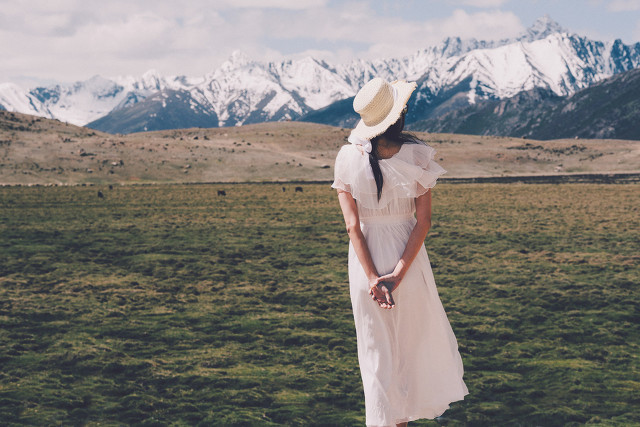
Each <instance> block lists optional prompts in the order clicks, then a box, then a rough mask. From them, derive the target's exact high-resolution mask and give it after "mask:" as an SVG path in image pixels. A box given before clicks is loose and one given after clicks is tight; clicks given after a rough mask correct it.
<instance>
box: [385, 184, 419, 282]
mask: <svg viewBox="0 0 640 427" xmlns="http://www.w3.org/2000/svg"><path fill="white" fill-rule="evenodd" d="M415 200H416V220H417V222H416V225H415V226H414V227H413V231H412V232H411V235H410V236H409V240H408V241H407V245H406V247H405V249H404V252H403V253H402V257H400V260H399V261H398V263H397V264H396V268H395V269H394V270H393V272H392V273H390V274H387V275H384V276H382V277H380V278H379V279H378V281H379V282H392V283H393V286H392V287H391V291H394V290H395V289H396V288H397V287H398V285H399V284H400V282H401V281H402V279H403V278H404V275H405V274H407V271H408V270H409V267H410V266H411V263H412V262H413V260H414V259H415V257H416V255H418V252H419V251H420V249H421V248H422V246H423V245H424V239H425V238H426V237H427V233H429V229H430V228H431V190H429V191H427V192H426V193H425V194H423V195H422V196H420V197H417V198H416V199H415Z"/></svg>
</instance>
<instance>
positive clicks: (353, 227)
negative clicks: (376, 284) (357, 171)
mask: <svg viewBox="0 0 640 427" xmlns="http://www.w3.org/2000/svg"><path fill="white" fill-rule="evenodd" d="M338 201H339V202H340V208H341V209H342V215H343V216H344V223H345V224H346V226H347V234H349V239H351V243H352V244H353V249H355V251H356V255H357V256H358V259H359V260H360V264H362V268H364V272H365V274H366V275H367V278H368V279H369V281H372V280H375V279H377V278H378V270H376V266H375V265H374V264H373V259H372V258H371V252H369V246H367V241H366V240H365V238H364V235H363V234H362V230H361V229H360V218H359V217H358V208H357V207H356V201H355V200H354V199H353V197H352V196H351V193H348V192H346V191H342V190H338Z"/></svg>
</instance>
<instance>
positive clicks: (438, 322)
mask: <svg viewBox="0 0 640 427" xmlns="http://www.w3.org/2000/svg"><path fill="white" fill-rule="evenodd" d="M435 152H436V151H435V149H434V148H432V147H430V146H429V145H427V144H423V143H419V144H411V143H405V144H403V146H402V147H401V149H400V151H399V152H398V153H396V154H395V155H394V156H393V157H391V158H389V159H384V160H380V161H379V164H380V169H381V171H382V174H383V177H384V185H383V188H382V198H381V199H380V202H378V200H377V190H376V185H375V181H374V178H373V173H372V172H371V166H370V165H369V157H368V155H367V154H366V153H362V152H360V151H359V150H358V148H357V147H356V146H355V145H353V144H347V145H345V146H343V147H342V148H341V149H340V152H339V153H338V156H337V158H336V165H335V180H334V183H333V184H332V187H333V188H339V189H342V190H344V191H348V192H350V193H351V195H352V196H353V198H354V199H355V200H356V204H357V207H358V214H359V218H360V228H361V229H362V232H363V234H364V237H365V239H366V241H367V246H368V248H369V251H370V252H371V256H372V258H373V262H374V264H375V266H376V269H377V270H378V273H379V274H381V275H382V274H387V273H390V272H392V271H393V269H394V268H395V266H396V264H397V262H398V260H399V259H400V257H401V256H402V253H403V252H404V249H405V246H406V244H407V241H408V240H409V235H410V234H411V231H412V230H413V227H414V225H415V224H416V219H415V217H414V213H415V200H414V199H415V197H418V196H420V195H422V194H424V193H426V192H427V191H428V190H429V189H430V188H432V187H433V186H435V184H436V180H437V179H438V177H439V176H440V175H442V174H444V173H446V170H444V169H443V168H442V167H441V166H440V165H439V164H437V163H436V162H435V161H434V160H433V157H434V155H435ZM427 241H428V238H427ZM349 288H350V294H351V303H352V307H353V318H354V321H355V327H356V337H357V348H358V362H359V364H360V373H361V376H362V384H363V388H364V397H365V408H366V425H367V426H369V427H373V426H376V427H377V426H393V427H395V425H396V423H400V422H405V421H412V420H417V419H420V418H428V419H433V418H435V417H437V416H440V415H442V413H443V412H445V411H446V410H447V409H448V408H449V403H451V402H455V401H458V400H462V399H463V398H464V396H465V395H467V394H469V391H468V389H467V386H466V385H465V383H464V381H463V379H462V376H463V365H462V358H461V357H460V353H459V352H458V343H457V340H456V337H455V335H454V333H453V330H452V328H451V325H450V324H449V320H448V318H447V315H446V313H445V311H444V308H443V306H442V303H441V301H440V297H439V295H438V291H437V289H436V284H435V280H434V277H433V273H432V271H431V264H430V262H429V257H428V255H427V251H426V249H425V247H424V245H423V246H422V248H421V249H420V251H419V252H418V254H417V256H416V258H415V259H414V261H413V263H412V264H411V266H410V267H409V270H408V271H407V273H406V275H405V276H404V278H403V280H402V282H400V285H399V286H398V288H397V289H396V290H395V291H394V293H393V296H394V299H395V303H396V305H395V307H394V308H392V309H383V308H380V307H379V306H378V303H377V302H375V301H374V300H373V299H372V298H371V296H370V295H369V293H368V289H369V284H368V280H367V277H366V275H365V272H364V269H363V268H362V265H361V264H360V261H359V260H358V257H357V256H356V253H355V250H354V248H353V245H352V244H351V242H350V243H349Z"/></svg>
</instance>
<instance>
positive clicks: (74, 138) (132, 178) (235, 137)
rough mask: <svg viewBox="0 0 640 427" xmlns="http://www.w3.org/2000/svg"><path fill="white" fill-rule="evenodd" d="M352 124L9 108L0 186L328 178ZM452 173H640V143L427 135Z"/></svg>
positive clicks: (0, 144) (0, 118)
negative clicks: (205, 123) (45, 113)
mask: <svg viewBox="0 0 640 427" xmlns="http://www.w3.org/2000/svg"><path fill="white" fill-rule="evenodd" d="M348 133H349V130H348V129H341V128H335V127H331V126H324V125H318V124H314V123H301V122H277V123H263V124H258V125H249V126H242V127H232V128H211V129H199V128H194V129H180V130H168V131H158V132H145V133H136V134H130V135H111V134H106V133H102V132H98V131H93V130H91V129H87V128H82V127H77V126H73V125H68V124H64V123H61V122H58V121H55V120H47V119H42V118H37V117H34V116H28V115H24V114H17V113H7V112H0V184H29V183H34V184H35V183H38V184H78V183H131V182H158V183H163V182H229V181H240V182H243V181H289V180H310V181H318V180H320V181H326V180H330V179H332V177H333V163H334V159H335V155H336V153H337V151H338V149H339V147H340V146H341V145H343V144H345V143H346V137H347V136H348ZM418 136H420V137H421V138H423V139H425V140H426V141H427V142H428V143H429V144H430V145H432V146H433V147H435V148H436V149H437V155H436V159H437V160H438V161H439V162H440V164H441V165H442V166H443V167H444V168H445V169H447V171H448V173H447V174H446V175H445V177H449V178H453V177H481V176H514V175H537V174H545V175H547V174H564V173H598V172H600V173H602V172H606V173H612V172H638V171H640V142H638V141H622V140H574V139H570V140H557V141H533V140H526V139H519V138H506V137H488V136H474V135H449V134H427V133H418Z"/></svg>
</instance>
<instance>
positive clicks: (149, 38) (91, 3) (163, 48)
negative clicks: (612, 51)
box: [0, 0, 640, 89]
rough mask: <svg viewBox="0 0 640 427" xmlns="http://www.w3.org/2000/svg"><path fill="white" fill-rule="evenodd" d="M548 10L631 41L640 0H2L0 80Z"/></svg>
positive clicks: (69, 76)
mask: <svg viewBox="0 0 640 427" xmlns="http://www.w3.org/2000/svg"><path fill="white" fill-rule="evenodd" d="M545 14H548V15H549V16H550V17H551V18H552V19H554V20H555V21H557V22H558V23H559V24H560V25H562V26H563V27H564V28H566V29H567V30H568V31H570V32H575V33H578V34H580V35H584V36H587V37H589V38H591V39H594V40H601V41H609V40H614V39H621V40H622V41H623V42H625V43H627V44H629V43H635V42H638V41H640V0H439V1H436V0H396V1H393V0H355V1H337V0H182V1H176V0H107V1H105V0H0V58H2V60H1V61H0V83H3V82H12V83H16V84H18V85H19V86H21V87H23V88H24V89H28V88H30V87H33V86H35V85H46V84H51V83H54V82H74V81H78V80H86V79H88V78H90V77H92V76H94V75H96V74H99V75H102V76H104V77H114V76H124V75H132V76H140V75H142V74H143V73H144V72H146V71H148V70H150V69H155V70H157V71H158V72H159V73H160V74H162V75H168V76H171V75H186V76H190V77H198V76H203V75H205V74H207V73H210V72H212V71H214V70H215V69H216V68H217V67H219V66H220V65H221V64H222V63H223V62H224V61H225V60H226V59H227V58H229V56H230V55H231V53H232V52H233V51H235V50H241V51H243V52H245V53H246V54H247V55H248V56H249V57H250V58H251V59H254V60H258V61H280V60H283V59H298V58H302V57H305V56H313V57H316V58H319V59H324V60H326V61H327V62H329V63H342V62H347V61H349V60H351V59H353V58H364V59H372V58H390V57H401V56H404V55H410V54H411V53H413V52H415V51H417V50H418V49H422V48H425V47H428V46H432V45H435V44H437V43H438V42H440V41H441V40H443V39H444V38H446V37H453V36H458V37H461V38H471V37H474V38H476V39H479V40H482V39H483V40H496V39H502V38H506V37H513V36H516V35H518V34H519V33H520V32H522V31H523V30H525V29H526V28H527V27H529V26H530V25H531V24H532V23H533V22H534V21H535V20H536V19H537V18H539V17H541V16H543V15H545Z"/></svg>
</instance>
